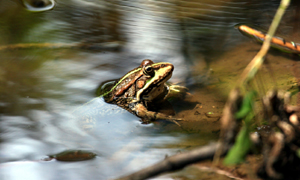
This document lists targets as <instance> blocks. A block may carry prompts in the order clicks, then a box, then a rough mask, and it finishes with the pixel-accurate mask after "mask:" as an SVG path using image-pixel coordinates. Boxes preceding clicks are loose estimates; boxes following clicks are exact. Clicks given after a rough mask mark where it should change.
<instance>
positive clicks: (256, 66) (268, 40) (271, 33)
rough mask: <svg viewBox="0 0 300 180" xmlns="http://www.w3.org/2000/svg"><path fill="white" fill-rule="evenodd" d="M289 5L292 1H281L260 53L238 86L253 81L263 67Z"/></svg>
mask: <svg viewBox="0 0 300 180" xmlns="http://www.w3.org/2000/svg"><path fill="white" fill-rule="evenodd" d="M289 4H290V0H282V1H281V3H280V5H279V8H278V9H277V12H276V14H275V17H274V19H273V21H272V24H271V26H270V28H269V31H268V33H267V35H266V39H265V41H264V43H263V45H262V47H261V49H260V51H259V52H258V53H257V54H256V56H255V57H254V58H253V59H252V61H251V62H250V63H249V64H248V66H247V67H246V68H245V70H244V71H243V73H242V75H241V78H240V79H239V81H238V86H243V85H244V84H247V83H248V82H249V81H250V80H251V79H253V77H254V76H255V74H256V72H257V71H258V69H259V68H260V67H261V65H262V63H263V62H264V59H265V56H266V54H267V52H268V50H269V48H270V43H271V39H272V37H273V36H274V34H275V32H276V30H277V27H278V25H279V23H280V21H281V19H282V16H283V14H284V12H285V10H286V8H287V7H288V6H289Z"/></svg>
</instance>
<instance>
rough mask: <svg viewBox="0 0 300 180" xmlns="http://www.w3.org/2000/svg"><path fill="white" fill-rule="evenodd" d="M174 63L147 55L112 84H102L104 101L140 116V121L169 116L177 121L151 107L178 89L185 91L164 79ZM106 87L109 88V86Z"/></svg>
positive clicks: (170, 74) (171, 71) (150, 120)
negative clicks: (138, 64)
mask: <svg viewBox="0 0 300 180" xmlns="http://www.w3.org/2000/svg"><path fill="white" fill-rule="evenodd" d="M173 71H174V65H173V64H172V63H168V62H158V63H154V62H153V61H152V60H150V59H145V60H143V61H142V63H141V64H140V66H138V67H137V68H135V69H133V70H131V71H129V72H128V73H126V74H125V75H124V76H123V77H121V78H120V79H119V80H117V81H115V83H114V84H111V83H110V84H109V85H107V86H110V88H107V86H104V87H102V89H103V90H102V91H105V90H106V92H104V93H103V94H102V96H103V97H104V99H105V102H106V103H110V104H114V105H117V106H119V107H121V108H123V109H125V110H127V111H128V112H130V113H132V114H134V115H136V116H137V117H139V118H141V120H142V122H143V123H146V124H147V123H150V122H152V121H154V120H169V121H172V122H174V123H176V124H178V123H177V122H176V121H182V120H183V119H182V118H178V117H175V116H173V115H168V114H165V113H161V112H157V111H153V110H152V109H155V107H156V106H157V105H158V104H161V103H163V102H165V101H167V100H168V99H169V98H170V97H173V96H174V94H177V93H181V94H182V93H183V94H184V93H185V92H186V90H187V88H185V87H183V86H179V85H172V84H169V83H167V81H168V80H169V79H170V78H171V77H172V73H173ZM108 89H109V90H108Z"/></svg>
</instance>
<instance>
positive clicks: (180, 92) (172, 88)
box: [164, 84, 191, 99]
mask: <svg viewBox="0 0 300 180" xmlns="http://www.w3.org/2000/svg"><path fill="white" fill-rule="evenodd" d="M188 90H189V89H188V88H187V87H185V86H180V85H176V84H172V85H168V94H167V95H166V96H165V98H164V99H183V98H184V97H185V96H186V95H191V94H190V93H188V92H187V91H188Z"/></svg>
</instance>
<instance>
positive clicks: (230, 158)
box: [224, 126, 252, 165]
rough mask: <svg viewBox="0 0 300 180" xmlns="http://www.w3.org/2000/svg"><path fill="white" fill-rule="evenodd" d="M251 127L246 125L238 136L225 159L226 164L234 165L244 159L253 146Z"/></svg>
mask: <svg viewBox="0 0 300 180" xmlns="http://www.w3.org/2000/svg"><path fill="white" fill-rule="evenodd" d="M249 132H250V131H249V128H247V127H246V126H244V127H243V128H242V129H241V131H240V132H239V134H238V136H237V140H236V142H235V144H234V145H233V147H232V148H231V149H230V151H229V152H228V154H227V156H226V157H225V159H224V164H226V165H233V164H238V163H241V162H243V161H244V159H245V157H246V155H247V153H248V151H249V149H250V148H251V146H252V142H251V140H250V135H249Z"/></svg>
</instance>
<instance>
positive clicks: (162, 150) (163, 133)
mask: <svg viewBox="0 0 300 180" xmlns="http://www.w3.org/2000/svg"><path fill="white" fill-rule="evenodd" d="M277 5H278V1H268V2H261V1H251V2H250V1H249V2H247V1H237V2H235V1H215V2H214V3H212V2H208V1H171V0H169V1H114V3H111V2H110V1H96V0H95V1H92V0H90V1H80V0H66V1H58V2H57V4H56V6H55V7H54V9H53V10H51V11H45V12H40V13H32V12H28V11H26V10H25V9H24V7H23V6H20V4H17V3H15V2H13V1H9V0H4V1H1V2H0V19H1V20H0V24H1V25H0V34H1V35H0V43H1V45H8V44H18V43H69V44H70V43H83V44H88V45H90V46H92V47H93V48H92V49H76V48H75V49H74V48H71V49H70V48H53V47H52V48H38V47H35V48H28V49H26V48H25V49H22V48H15V49H12V48H10V49H7V50H5V51H4V50H3V51H0V59H1V61H0V113H1V114H0V119H1V120H0V130H1V132H0V133H1V134H0V143H1V144H0V149H1V150H0V161H1V165H0V176H1V179H33V180H34V179H108V178H116V177H119V176H121V175H125V174H127V173H130V172H134V171H136V170H139V169H141V168H143V167H147V166H149V165H151V164H153V163H155V162H158V161H160V160H162V159H164V157H165V156H166V155H172V154H176V153H178V152H181V151H185V150H189V149H192V148H195V147H198V146H201V145H205V144H207V143H209V142H211V141H216V140H217V138H218V133H217V132H218V130H219V121H218V118H208V117H207V116H206V115H205V113H206V112H214V113H216V114H221V111H222V108H223V106H224V102H225V101H226V96H227V93H228V92H229V90H230V89H231V88H232V87H233V84H234V82H235V81H236V79H237V78H238V76H239V74H240V72H241V71H242V69H243V68H244V67H245V66H246V64H247V63H248V62H249V61H250V60H251V59H252V57H253V56H254V55H255V53H256V52H257V50H258V49H259V45H257V44H255V43H253V42H252V41H251V40H249V39H247V38H246V37H244V36H242V35H241V34H240V33H239V32H238V31H237V30H236V29H234V28H233V26H234V25H235V24H237V23H251V24H259V25H260V26H261V27H262V28H264V27H268V25H269V23H270V21H271V19H272V16H273V14H274V12H275V10H276V7H277ZM295 8H296V4H292V6H291V8H290V9H289V11H288V14H287V15H286V18H287V20H286V21H284V22H283V23H282V26H281V28H280V32H284V33H283V34H288V33H290V35H289V37H293V38H295V41H296V40H297V37H298V36H294V35H293V34H296V33H297V32H298V29H295V28H293V27H294V26H293V21H289V20H291V19H292V18H293V17H294V14H293V10H294V9H295ZM262 11H263V13H258V12H262ZM262 16H263V18H262ZM298 39H299V38H298ZM245 52H246V53H245ZM272 53H273V54H271V55H270V56H271V58H270V59H272V62H275V64H274V65H273V66H272V69H274V71H275V72H276V71H282V72H285V74H283V73H278V74H275V78H276V79H277V81H281V80H282V81H283V80H285V79H289V78H292V73H291V72H290V70H289V68H290V67H291V65H292V63H293V62H292V61H291V60H290V57H289V56H285V55H281V54H280V53H277V52H272ZM143 59H152V60H153V61H154V62H159V61H166V62H171V63H173V64H174V66H175V71H174V73H173V77H172V78H171V82H174V83H181V84H182V85H187V86H188V87H189V88H190V90H191V91H190V92H191V93H192V94H193V96H188V97H187V99H186V100H187V102H185V104H182V103H178V104H176V103H175V109H176V110H177V111H178V112H177V113H178V116H180V117H184V118H185V119H187V120H188V121H187V122H183V123H182V126H181V127H179V126H177V125H176V124H172V123H170V122H165V121H158V122H155V123H152V124H148V125H144V124H141V122H140V121H139V118H138V117H136V116H134V115H132V114H130V113H128V112H123V113H120V112H117V113H111V114H108V113H104V114H98V115H94V116H96V117H97V118H96V122H95V123H94V125H93V128H92V131H90V132H88V133H87V132H86V131H84V130H83V129H82V124H80V120H78V115H77V114H76V113H74V110H75V111H76V110H77V108H80V107H81V106H82V105H83V104H84V103H86V102H88V101H90V100H91V99H93V98H94V97H95V93H96V89H97V88H98V86H99V85H100V84H101V83H102V82H105V81H107V80H111V79H117V78H120V77H121V76H123V75H124V74H125V73H127V72H128V71H129V70H131V69H133V68H135V67H137V66H139V64H140V63H141V61H142V60H143ZM209 69H210V70H209ZM263 72H266V74H268V71H267V70H264V71H263ZM268 78H269V79H271V78H270V77H268ZM268 83H269V84H271V85H269V87H270V86H272V82H269V81H268V82H266V84H268ZM278 84H279V87H282V88H286V89H287V87H286V84H284V83H283V85H282V84H281V83H278ZM100 101H101V100H96V101H95V102H93V103H91V104H89V105H88V106H86V107H84V108H87V110H86V111H89V110H88V109H89V107H95V106H97V105H99V104H101V102H100ZM197 104H198V106H197V107H198V108H197V107H196V105H197ZM94 105H95V106H94ZM100 107H101V109H102V108H103V109H108V110H109V112H115V111H117V110H116V107H115V106H113V105H107V104H103V105H101V106H99V109H100ZM68 149H84V150H90V151H93V152H95V153H96V154H97V157H96V158H95V159H93V160H89V161H82V162H72V163H70V162H59V161H55V160H52V161H41V159H43V158H45V157H46V156H47V155H49V154H54V153H58V152H61V151H64V150H68ZM2 177H3V178H2Z"/></svg>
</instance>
